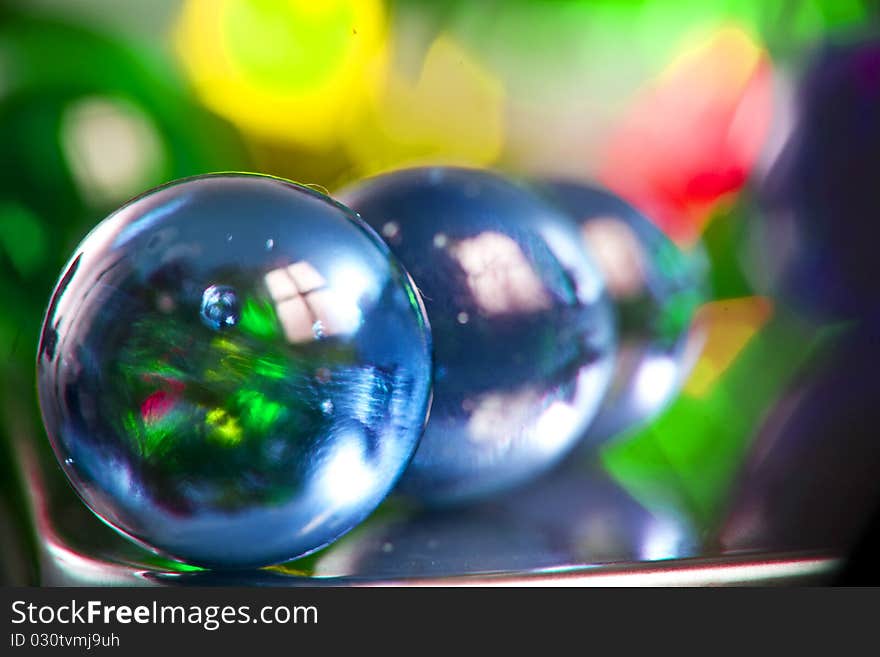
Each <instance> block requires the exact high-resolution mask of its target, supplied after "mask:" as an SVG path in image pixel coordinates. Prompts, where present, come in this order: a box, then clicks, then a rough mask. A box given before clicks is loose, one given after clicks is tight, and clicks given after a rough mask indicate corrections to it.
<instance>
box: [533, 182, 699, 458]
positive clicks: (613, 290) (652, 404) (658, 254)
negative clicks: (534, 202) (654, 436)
mask: <svg viewBox="0 0 880 657" xmlns="http://www.w3.org/2000/svg"><path fill="white" fill-rule="evenodd" d="M542 187H543V188H544V189H545V191H546V192H547V195H548V197H549V198H550V199H552V200H553V201H554V202H555V203H557V204H558V205H559V206H560V207H561V208H562V209H563V210H565V211H566V212H567V213H568V214H569V215H570V216H571V217H572V218H573V219H574V220H575V221H576V222H577V224H578V227H579V229H580V234H581V238H582V240H583V242H584V244H585V245H586V247H587V248H588V249H589V251H590V253H591V254H592V255H593V258H594V261H595V262H596V264H597V265H598V267H599V270H600V271H601V273H602V276H603V277H604V280H605V287H606V289H607V290H608V293H609V295H610V296H611V299H612V301H613V304H614V309H615V311H616V313H617V330H618V345H617V355H616V362H615V369H614V376H613V379H612V382H611V385H610V387H609V390H608V393H607V394H606V396H605V399H604V400H603V402H602V406H601V408H600V410H599V414H598V416H597V417H596V420H595V421H594V422H593V424H592V425H591V426H590V428H589V430H588V432H587V438H586V439H587V441H588V443H589V444H595V443H597V442H600V441H603V440H607V439H608V438H611V437H613V436H616V435H618V434H620V433H623V432H626V431H628V430H631V429H634V428H636V427H638V426H640V425H643V424H645V423H647V422H650V421H651V420H652V419H653V418H654V417H656V416H657V415H658V414H659V413H660V412H661V411H662V410H663V409H664V408H665V407H666V406H667V405H668V404H669V402H670V401H671V400H672V399H674V398H675V395H676V394H678V391H679V389H680V388H681V386H682V384H683V383H684V382H685V380H686V379H687V375H688V374H689V372H690V370H691V367H692V366H693V364H694V362H695V360H696V357H697V355H698V353H699V346H700V342H701V341H702V339H701V336H700V334H699V329H698V328H697V327H696V326H694V325H693V324H692V320H693V318H694V313H695V311H696V310H697V308H698V306H699V305H700V304H701V303H703V302H704V301H706V300H707V298H708V296H709V295H708V290H707V284H706V276H705V272H706V269H707V268H708V262H707V261H706V258H705V255H704V254H703V253H702V252H701V250H700V248H699V246H694V247H693V248H692V249H690V250H689V251H687V252H685V251H682V250H680V249H679V248H678V246H676V245H675V244H674V243H673V242H672V241H671V240H670V239H668V238H667V237H666V236H665V235H664V234H663V232H662V231H661V230H660V229H659V228H657V227H656V226H655V225H654V224H653V223H651V221H650V220H649V219H648V218H646V217H645V216H644V215H642V214H641V213H640V212H639V211H638V210H636V209H635V208H634V207H632V206H631V205H629V204H628V203H626V202H625V201H624V200H623V199H621V198H620V197H619V196H616V195H615V194H613V193H611V192H609V191H606V190H604V189H601V188H598V187H591V186H588V185H585V184H581V183H577V182H572V181H547V182H544V183H543V184H542Z"/></svg>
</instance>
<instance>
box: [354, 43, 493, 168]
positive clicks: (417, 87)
mask: <svg viewBox="0 0 880 657" xmlns="http://www.w3.org/2000/svg"><path fill="white" fill-rule="evenodd" d="M504 112H505V95H504V88H503V86H502V84H501V82H500V80H498V79H497V78H496V77H494V76H493V75H492V74H491V73H490V72H489V71H488V70H486V69H485V68H483V67H482V66H480V64H479V63H478V62H477V61H476V60H475V59H474V57H473V56H472V55H471V54H470V53H468V52H467V51H466V50H465V49H464V48H462V46H460V45H459V44H458V43H456V42H455V41H454V40H453V39H451V38H450V37H449V36H446V35H441V36H440V37H438V38H437V39H436V40H435V41H434V42H433V43H432V44H431V46H430V48H428V51H427V53H426V54H425V57H424V61H423V63H422V67H421V71H420V73H419V76H418V78H417V79H416V80H411V79H410V78H409V77H408V76H406V75H404V74H403V73H401V72H400V71H392V72H391V73H390V74H389V76H388V79H387V83H386V84H385V85H383V87H381V88H377V92H376V93H375V94H374V95H373V97H372V98H371V99H370V108H369V111H368V112H367V113H366V114H364V116H363V121H362V122H361V123H360V124H359V125H358V127H357V129H356V130H355V131H353V132H352V133H351V135H350V137H349V141H348V144H347V145H348V149H349V153H350V155H351V156H352V159H353V160H354V161H355V162H356V163H357V165H358V167H359V172H360V173H362V174H376V173H380V172H383V171H387V170H390V169H393V168H396V167H400V166H415V165H419V164H458V165H469V166H485V165H489V164H491V163H493V162H494V161H495V160H497V159H498V157H499V156H500V155H501V150H502V148H503V146H504V137H505V135H504Z"/></svg>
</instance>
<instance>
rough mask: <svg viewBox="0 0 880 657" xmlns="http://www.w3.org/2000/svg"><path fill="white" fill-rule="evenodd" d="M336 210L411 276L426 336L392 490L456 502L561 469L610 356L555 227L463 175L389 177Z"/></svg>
mask: <svg viewBox="0 0 880 657" xmlns="http://www.w3.org/2000/svg"><path fill="white" fill-rule="evenodd" d="M339 198H340V199H341V200H342V201H343V202H344V203H346V204H348V205H349V207H351V208H352V209H354V210H355V211H356V212H358V213H359V214H360V215H361V217H362V218H363V219H364V220H365V221H366V222H367V223H368V224H370V225H371V226H372V227H373V228H374V229H376V230H377V231H378V232H379V233H381V234H382V236H383V237H384V238H385V239H386V241H387V242H388V244H389V246H390V247H391V250H392V252H393V253H395V255H397V256H398V257H399V258H400V260H401V262H402V263H403V265H404V266H405V267H406V268H407V270H408V271H409V273H410V274H411V275H412V277H413V280H414V281H415V284H416V286H417V287H418V288H419V291H420V292H421V293H422V296H423V298H424V300H425V307H426V309H427V312H428V317H429V319H430V322H431V327H432V332H433V335H434V358H435V362H434V400H433V406H432V410H431V417H430V420H429V422H428V426H427V427H426V430H425V435H424V437H423V438H422V442H421V444H420V446H419V449H418V451H417V453H416V456H415V458H414V459H413V462H412V464H411V465H410V466H409V468H408V469H407V472H406V474H405V476H404V478H403V480H402V484H401V487H400V489H401V490H402V491H403V492H405V493H408V494H410V495H412V496H414V497H417V498H418V499H420V500H422V501H424V502H427V503H429V504H444V503H449V502H458V501H465V500H470V499H474V498H479V497H480V496H483V495H486V494H491V493H495V492H498V491H501V490H503V489H505V488H509V487H511V486H513V485H515V484H518V483H521V482H523V481H525V480H527V479H529V478H531V477H534V476H535V475H537V474H539V473H541V472H542V471H544V470H546V469H547V468H549V467H550V466H551V465H553V464H554V463H555V462H557V461H558V460H559V459H560V458H562V457H563V456H564V455H565V454H566V453H567V452H568V451H569V450H570V449H571V448H572V447H573V446H574V444H575V442H576V441H577V439H578V438H579V437H580V435H581V434H582V433H583V431H584V430H585V429H586V427H587V426H588V425H589V423H590V422H591V421H592V419H593V416H594V414H595V412H596V409H597V408H598V405H599V401H600V400H601V398H602V395H603V394H604V392H605V389H606V387H607V385H608V381H609V378H610V374H611V368H612V361H613V351H614V329H613V323H612V311H611V308H610V305H609V303H608V300H607V296H606V292H605V290H604V286H603V284H602V279H601V276H600V274H599V272H598V269H597V268H596V266H595V265H594V264H593V262H592V260H591V258H590V256H589V255H588V254H587V252H586V250H585V249H584V248H583V245H582V243H581V240H580V238H579V235H578V233H577V231H576V230H575V227H574V225H573V224H572V223H571V222H570V221H569V220H568V218H567V217H566V216H565V215H564V214H562V213H560V212H559V211H558V210H556V209H555V208H554V207H553V206H552V205H550V204H548V203H546V202H545V201H544V200H543V199H541V198H540V197H539V196H538V195H537V194H536V193H534V192H533V191H531V190H530V189H528V188H526V187H524V186H521V185H519V184H517V183H514V182H511V181H508V180H506V179H504V178H502V177H500V176H498V175H495V174H493V173H489V172H486V171H480V170H475V169H458V168H443V167H435V168H425V169H409V170H401V171H397V172H394V173H390V174H387V175H383V176H379V177H376V178H373V179H369V180H367V181H365V182H363V183H360V184H359V185H356V186H354V187H351V188H348V189H345V190H343V191H342V192H341V193H340V194H339Z"/></svg>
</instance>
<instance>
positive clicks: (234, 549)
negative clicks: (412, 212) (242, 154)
mask: <svg viewBox="0 0 880 657" xmlns="http://www.w3.org/2000/svg"><path fill="white" fill-rule="evenodd" d="M37 376H38V384H39V385H38V388H39V396H40V404H41V408H42V412H43V420H44V423H45V425H46V429H47V431H48V434H49V438H50V441H51V444H52V447H53V449H54V450H55V453H56V455H57V457H58V460H59V462H60V463H61V467H62V469H63V470H64V472H65V473H66V474H67V476H68V478H69V479H70V481H71V483H72V484H73V487H74V488H75V489H76V491H77V492H78V493H79V495H80V496H81V497H82V499H83V500H84V501H85V502H86V504H87V505H88V506H89V507H90V508H91V509H92V511H93V512H94V513H95V514H96V515H97V516H98V517H99V518H101V519H102V520H104V521H105V522H107V523H108V524H110V525H111V526H112V527H114V528H115V529H117V530H118V531H120V532H121V533H123V534H125V535H126V536H128V537H130V538H132V539H134V540H135V541H137V542H140V543H141V544H143V545H145V546H147V547H149V548H152V549H154V550H156V551H158V552H161V553H163V554H166V555H169V556H171V557H175V558H177V559H181V560H184V561H187V562H190V563H195V564H199V565H205V566H212V567H253V566H261V565H266V564H270V563H276V562H280V561H284V560H287V559H291V558H294V557H297V556H300V555H302V554H305V553H308V552H309V551H312V550H314V549H316V548H319V547H321V546H323V545H325V544H327V543H328V542H330V541H332V540H334V539H335V538H337V537H338V536H339V535H341V534H342V533H344V532H345V531H347V530H348V529H350V528H351V527H353V526H354V525H356V524H357V523H359V522H360V521H362V520H363V519H364V518H365V517H366V516H367V515H368V514H369V513H370V512H371V511H372V510H373V509H374V508H375V507H376V506H377V505H378V504H379V502H380V501H381V500H382V499H383V498H384V497H385V496H386V494H387V493H388V491H389V490H390V489H391V488H392V487H393V486H394V484H395V482H396V481H397V479H398V477H399V475H400V474H401V472H402V471H403V469H404V467H405V465H406V464H407V462H408V461H409V459H410V458H411V456H412V453H413V451H414V449H415V447H416V445H417V443H418V440H419V436H420V433H421V430H422V427H423V426H424V423H425V418H426V414H427V408H428V403H429V398H430V377H431V346H430V333H429V328H428V325H427V321H426V319H425V315H424V311H423V308H422V306H421V301H420V299H419V296H418V294H417V293H416V291H415V289H414V288H413V286H412V284H411V282H410V281H409V279H408V277H407V274H406V273H405V272H404V270H403V269H402V268H401V267H400V265H399V264H398V263H397V261H396V260H395V259H394V258H393V256H391V255H390V254H389V252H388V249H387V247H386V246H385V245H384V243H382V241H381V240H380V239H378V238H377V236H376V235H375V234H374V233H373V232H372V231H370V230H369V228H368V227H366V226H365V225H363V223H362V222H360V221H359V220H358V219H357V218H356V217H355V216H354V215H353V213H351V212H350V211H349V210H347V209H346V208H344V207H343V206H341V205H339V204H338V203H335V202H334V201H332V200H330V199H329V198H327V197H325V196H323V195H321V194H319V193H317V192H314V191H312V190H310V189H308V188H305V187H301V186H299V185H295V184H293V183H289V182H287V181H284V180H280V179H276V178H270V177H266V176H258V175H250V174H217V175H208V176H201V177H197V178H191V179H186V180H182V181H178V182H174V183H171V184H169V185H166V186H164V187H160V188H157V189H155V190H152V191H150V192H148V193H146V194H144V195H142V196H140V197H138V198H136V199H135V200H133V201H131V202H130V203H129V204H127V205H125V206H124V207H122V208H121V209H120V210H118V211H117V212H115V213H114V214H113V215H111V216H110V217H109V218H108V219H106V220H105V221H104V222H102V223H101V224H100V225H99V226H98V227H97V228H95V229H94V230H93V231H92V232H91V233H90V234H89V235H88V236H87V237H86V238H85V240H84V241H83V242H82V243H81V244H80V245H79V246H78V247H77V249H76V252H75V253H74V255H73V257H72V259H71V260H70V262H69V264H68V265H67V267H66V269H65V270H64V273H63V275H62V276H61V279H60V281H59V282H58V285H57V287H56V289H55V292H54V294H53V295H52V300H51V303H50V305H49V308H48V310H47V312H46V318H45V322H44V325H43V331H42V336H41V340H40V346H39V353H38V360H37Z"/></svg>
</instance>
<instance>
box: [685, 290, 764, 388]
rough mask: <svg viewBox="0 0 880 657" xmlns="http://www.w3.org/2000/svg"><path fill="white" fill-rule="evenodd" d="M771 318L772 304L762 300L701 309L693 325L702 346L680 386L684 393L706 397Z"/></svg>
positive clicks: (726, 302)
mask: <svg viewBox="0 0 880 657" xmlns="http://www.w3.org/2000/svg"><path fill="white" fill-rule="evenodd" d="M772 315H773V303H772V302H771V301H770V300H769V299H767V298H766V297H743V298H741V299H725V300H723V301H713V302H712V303H707V304H705V305H704V306H702V307H701V308H700V310H699V311H698V312H697V315H696V317H695V318H694V325H695V326H697V327H700V329H702V330H705V333H706V342H705V346H704V347H703V352H702V354H701V355H700V359H699V360H698V361H697V362H696V364H695V365H694V368H693V370H692V371H691V375H690V377H689V378H688V380H687V383H685V385H684V389H683V391H684V393H685V394H688V395H690V396H692V397H703V396H705V395H706V394H708V393H709V391H710V390H711V389H712V386H713V385H714V384H715V382H716V381H717V380H718V378H719V377H720V376H721V375H722V374H723V373H724V371H725V370H726V369H727V368H728V367H730V365H731V363H733V361H734V360H735V359H736V357H737V355H738V354H739V353H740V352H741V351H742V350H743V349H744V348H745V346H746V345H747V344H748V343H749V341H750V340H751V339H752V338H753V337H755V335H756V334H757V333H758V331H760V330H761V328H762V327H763V326H764V325H765V324H766V323H767V322H768V321H769V319H770V317H771V316H772Z"/></svg>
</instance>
